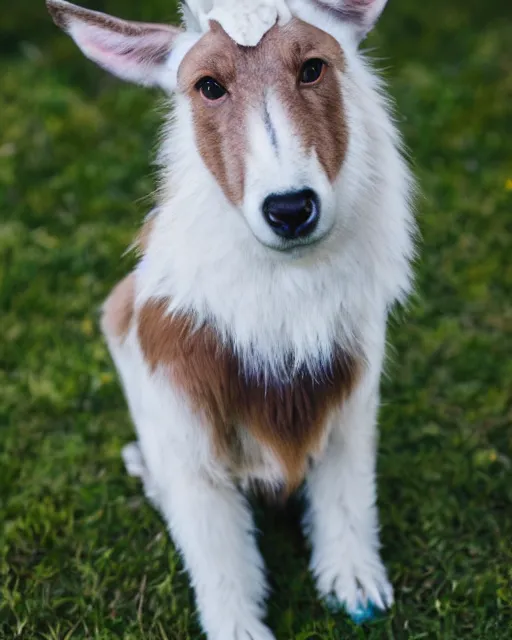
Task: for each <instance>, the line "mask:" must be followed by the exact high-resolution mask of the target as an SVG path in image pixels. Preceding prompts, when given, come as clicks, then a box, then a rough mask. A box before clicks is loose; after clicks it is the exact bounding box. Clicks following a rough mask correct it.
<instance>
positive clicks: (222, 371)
mask: <svg viewBox="0 0 512 640" xmlns="http://www.w3.org/2000/svg"><path fill="white" fill-rule="evenodd" d="M167 307H168V303H167V301H165V300H160V301H152V302H148V303H146V305H145V306H144V307H143V308H142V309H141V311H140V315H139V317H138V336H139V341H140V345H141V348H142V351H143V352H144V355H145V358H146V360H147V361H148V363H149V365H150V366H151V368H152V369H155V368H156V367H157V366H159V365H162V366H164V367H168V368H169V371H170V374H171V375H172V377H173V380H174V382H175V383H176V384H177V385H179V386H180V387H181V388H182V389H183V391H184V392H185V393H186V394H187V396H188V398H189V399H190V401H191V403H192V406H193V407H194V408H195V410H197V411H200V412H202V413H203V414H204V416H205V417H206V419H207V420H208V422H209V424H210V425H211V428H212V438H213V442H214V444H215V448H216V450H217V452H218V453H219V454H220V455H223V456H228V457H232V456H233V455H235V456H236V455H240V440H241V437H240V429H241V428H242V429H246V430H247V431H248V432H249V433H250V435H251V436H252V437H253V438H255V439H256V440H257V441H258V442H259V443H260V444H261V445H263V446H264V447H268V448H270V449H271V450H272V451H273V452H274V454H275V455H276V456H277V457H278V459H279V460H280V461H281V463H282V464H283V467H284V470H285V474H286V478H287V485H288V489H289V490H291V489H293V488H295V487H297V486H298V485H299V484H300V482H301V480H302V479H303V476H304V473H305V471H306V468H307V464H308V457H309V456H310V454H312V453H315V452H316V450H317V449H318V448H319V446H320V443H321V440H322V436H323V435H324V432H325V427H326V423H327V419H328V417H329V415H330V413H331V411H332V410H333V409H334V408H335V407H336V406H337V405H338V404H339V403H340V402H342V400H343V399H344V398H346V397H347V396H348V395H349V394H350V392H351V391H352V389H353V387H354V385H355V383H356V381H357V379H358V375H359V370H360V362H359V360H358V359H356V358H355V357H354V356H351V355H349V354H348V353H346V352H344V351H343V350H341V349H337V350H336V352H335V353H334V355H333V358H332V361H331V363H330V368H329V369H328V370H326V371H321V370H319V371H318V372H317V373H316V375H312V374H311V373H310V372H309V371H307V370H300V371H298V372H297V373H296V374H295V375H293V376H292V377H291V379H290V380H289V381H286V382H279V381H278V380H274V381H272V380H267V381H266V383H265V382H263V380H259V379H257V378H256V377H251V376H249V375H248V374H244V372H243V371H244V369H243V366H242V363H241V362H240V360H239V358H238V357H237V356H236V355H235V354H234V352H233V351H232V350H231V349H230V348H229V347H228V346H226V345H224V344H222V342H221V341H220V340H219V338H218V336H217V334H216V332H215V331H214V329H213V328H212V327H210V326H207V325H206V326H203V327H201V328H199V329H197V330H194V329H193V323H192V321H191V319H190V318H188V317H184V316H179V317H178V316H171V315H168V314H167V313H166V310H167Z"/></svg>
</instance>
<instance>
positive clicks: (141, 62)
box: [46, 0, 186, 91]
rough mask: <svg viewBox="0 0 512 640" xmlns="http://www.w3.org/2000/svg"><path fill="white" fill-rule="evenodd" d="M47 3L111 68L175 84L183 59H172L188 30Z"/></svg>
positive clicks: (54, 0)
mask: <svg viewBox="0 0 512 640" xmlns="http://www.w3.org/2000/svg"><path fill="white" fill-rule="evenodd" d="M46 5H47V7H48V10H49V12H50V14H51V16H52V18H53V20H54V22H55V24H57V25H58V26H59V27H61V29H63V30H64V31H65V32H66V33H68V34H69V35H70V36H71V37H72V38H73V40H74V41H75V42H76V44H77V45H78V46H79V47H80V49H81V50H82V51H83V53H84V54H85V55H86V56H87V57H88V58H90V59H91V60H93V61H94V62H96V63H97V64H99V65H100V66H101V67H103V68H104V69H107V71H110V72H111V73H113V74H114V75H116V76H119V77H120V78H122V79H123V80H129V81H131V82H135V83H137V84H142V85H145V86H160V87H162V88H164V89H167V90H169V91H172V90H173V89H174V88H175V86H176V75H177V67H178V64H179V62H181V60H180V61H179V62H178V64H177V61H176V60H171V53H172V51H173V48H174V45H175V44H176V40H177V39H178V37H179V36H180V35H182V34H183V33H184V32H183V31H182V30H181V29H180V28H178V27H173V26H167V25H160V24H150V23H144V22H129V21H127V20H120V19H119V18H114V17H112V16H109V15H106V14H104V13H99V12H97V11H89V10H88V9H83V8H82V7H77V6H75V5H73V4H70V3H69V2H64V0H47V2H46ZM178 48H179V49H180V51H181V52H182V53H183V54H184V53H186V51H185V52H184V51H183V46H180V47H178ZM181 57H183V56H181Z"/></svg>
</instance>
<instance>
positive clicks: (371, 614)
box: [325, 594, 382, 625]
mask: <svg viewBox="0 0 512 640" xmlns="http://www.w3.org/2000/svg"><path fill="white" fill-rule="evenodd" d="M325 603H326V605H327V608H328V609H329V611H331V612H332V613H339V612H341V611H345V612H346V613H347V615H348V616H349V617H350V619H351V620H352V622H354V624H358V625H359V624H364V623H365V622H371V621H372V620H375V618H377V617H378V616H379V615H380V614H381V613H382V610H381V609H380V608H379V607H377V606H376V605H375V604H374V603H373V602H372V601H371V600H369V601H368V603H367V604H366V606H363V605H360V606H358V607H357V608H356V609H354V610H353V611H349V610H348V609H347V608H346V606H345V605H344V604H343V603H342V602H340V601H339V600H338V598H337V597H336V596H335V595H334V594H331V595H330V596H327V598H326V599H325Z"/></svg>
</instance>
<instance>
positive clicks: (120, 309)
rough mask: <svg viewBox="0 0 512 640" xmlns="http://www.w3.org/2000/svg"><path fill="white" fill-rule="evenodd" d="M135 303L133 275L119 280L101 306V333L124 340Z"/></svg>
mask: <svg viewBox="0 0 512 640" xmlns="http://www.w3.org/2000/svg"><path fill="white" fill-rule="evenodd" d="M134 301H135V275H134V274H133V273H131V274H130V275H128V276H126V278H124V280H121V282H119V283H118V284H117V285H116V286H115V287H114V290H113V291H112V293H111V294H110V295H109V297H108V298H107V301H106V302H105V304H104V306H103V316H102V321H101V324H102V327H103V332H104V333H106V334H108V335H111V336H115V337H116V338H119V339H120V340H124V339H125V338H126V335H127V333H128V330H129V329H130V326H131V323H132V318H133V308H134Z"/></svg>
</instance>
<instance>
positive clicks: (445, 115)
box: [0, 0, 512, 640]
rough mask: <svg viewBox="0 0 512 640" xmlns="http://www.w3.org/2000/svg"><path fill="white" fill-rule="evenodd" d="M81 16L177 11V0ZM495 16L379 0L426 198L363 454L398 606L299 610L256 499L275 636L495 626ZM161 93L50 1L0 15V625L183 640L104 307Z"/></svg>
mask: <svg viewBox="0 0 512 640" xmlns="http://www.w3.org/2000/svg"><path fill="white" fill-rule="evenodd" d="M87 4H88V6H89V7H91V8H96V9H100V10H105V11H109V12H111V13H115V14H117V15H120V16H123V17H127V18H133V19H144V20H157V21H158V20H159V21H170V20H172V19H173V18H174V17H175V11H174V2H163V0H146V1H145V2H141V3H129V2H122V1H121V0H109V1H101V0H95V2H94V3H93V2H92V0H91V2H88V3H87ZM511 43H512V6H511V4H510V0H492V1H488V2H481V0H448V1H445V0H430V1H429V2H412V1H411V0H392V1H391V2H390V4H389V6H388V8H387V10H386V13H385V15H384V17H383V19H382V21H381V23H380V25H379V28H378V30H377V31H376V32H375V33H374V34H373V35H372V36H371V38H370V40H369V46H370V47H371V48H375V55H376V56H377V57H378V58H379V66H380V67H383V68H384V69H385V75H386V77H387V78H388V80H389V83H390V87H391V92H392V94H393V96H394V97H395V98H396V100H397V103H398V109H399V114H400V116H399V119H400V126H401V128H402V130H403V131H404V134H405V137H406V140H407V144H408V146H409V148H410V149H411V154H412V156H413V158H414V161H415V165H416V170H417V173H418V175H419V178H420V181H421V186H422V190H423V194H424V195H423V197H422V199H421V201H420V203H419V209H420V211H419V221H420V226H421V231H422V235H423V244H422V252H421V261H420V263H419V265H418V295H417V296H416V297H415V299H414V300H413V301H412V304H411V309H410V311H409V313H408V314H407V315H404V314H400V320H401V321H400V322H394V323H393V327H392V332H391V336H390V341H391V344H392V345H393V350H392V354H391V355H392V358H391V364H390V366H389V373H390V376H389V378H388V379H386V380H385V382H384V389H383V392H384V406H383V408H382V418H381V424H382V437H381V450H380V458H379V476H380V494H379V495H380V500H379V502H380V510H381V519H382V528H383V530H382V537H383V543H384V548H383V555H384V558H385V561H386V564H387V565H388V567H389V569H390V572H391V577H392V579H393V582H394V584H395V586H396V596H397V604H396V607H395V608H394V610H393V612H392V613H391V614H389V615H388V616H387V617H386V618H385V619H383V620H381V621H379V622H377V623H375V624H373V625H371V626H367V627H365V628H363V629H358V628H355V627H353V626H352V624H351V623H350V622H349V621H348V620H347V619H346V618H345V617H344V616H342V615H340V616H334V617H333V616H331V615H330V614H329V613H328V612H327V611H326V610H325V609H324V608H323V607H322V606H321V605H320V604H319V603H318V602H317V600H316V598H315V595H314V590H313V587H312V583H311V580H310V578H309V575H308V572H307V557H308V555H307V550H306V548H305V546H304V543H303V540H302V538H301V535H300V533H299V529H298V525H297V505H295V504H292V505H291V506H290V507H289V508H288V509H286V510H284V511H278V510H262V509H258V522H259V525H260V527H261V529H262V532H263V535H262V538H261V546H262V549H263V552H264V555H265V558H266V560H267V563H268V566H269V569H270V571H271V576H272V585H273V593H272V596H271V599H270V602H269V623H270V624H271V625H272V627H273V629H274V630H275V631H276V635H277V638H278V640H288V639H291V638H294V639H296V640H306V639H308V640H309V639H311V640H313V639H318V640H335V639H336V640H338V639H339V640H341V638H343V639H350V638H353V639H356V638H370V639H384V638H386V639H390V638H396V639H399V638H400V639H402V638H404V639H405V638H407V639H420V638H439V639H453V640H459V639H461V638H471V639H475V640H492V639H499V640H506V639H507V638H512V468H511V464H512V433H511V429H510V425H511V418H512V400H511V396H512V357H511V356H512V261H511V253H512V246H511V239H512V217H511V205H512V158H511V147H512V139H511V134H512V47H511ZM155 98H156V96H155V95H154V94H151V93H148V92H145V91H144V90H142V89H137V88H132V87H129V86H125V85H122V84H121V83H120V82H118V81H116V80H114V79H112V78H110V77H109V76H107V75H106V74H105V73H103V72H102V71H100V70H98V69H96V68H94V66H93V65H92V64H91V63H89V62H87V61H86V60H85V59H83V58H82V56H81V54H80V53H79V52H78V50H77V49H76V48H75V47H74V45H73V44H72V42H71V41H70V40H69V39H67V38H66V37H65V36H64V35H62V34H61V33H60V32H59V31H58V30H57V29H56V28H55V27H54V26H53V24H52V22H51V20H50V18H49V17H48V16H47V15H46V11H45V7H44V3H43V1H42V0H41V1H37V2H36V1H34V0H17V1H16V2H13V3H10V4H9V5H7V3H5V2H4V4H3V5H2V7H1V8H0V310H1V313H0V336H1V338H0V523H1V527H0V637H2V638H8V639H12V638H27V639H32V638H44V639H48V640H50V639H51V640H61V639H62V640H64V639H66V640H67V639H72V638H73V639H78V638H95V639H98V640H99V639H107V638H108V639H110V638H123V639H135V638H147V639H157V638H158V639H160V638H161V639H165V638H167V639H169V640H191V639H195V638H199V636H200V634H199V629H198V625H197V621H196V618H195V615H194V606H193V598H192V595H191V592H190V590H189V588H188V583H187V579H186V576H185V575H183V573H182V571H181V569H182V568H181V565H180V562H179V559H178V557H177V555H176V553H175V551H174V549H173V547H172V544H171V543H170V542H169V540H168V537H167V535H166V533H165V529H164V525H163V523H162V521H161V520H160V519H159V517H158V516H157V515H156V514H155V513H154V512H153V511H152V510H151V509H150V508H149V506H148V505H147V504H146V503H145V501H144V500H143V499H142V494H141V488H140V486H139V485H138V483H137V482H136V481H134V480H132V479H129V478H128V477H127V476H126V474H125V473H124V471H123V468H122V464H121V460H120V455H119V454H120V448H121V446H122V445H123V444H124V443H126V442H128V441H129V440H130V439H131V438H132V429H131V426H130V423H129V419H128V415H127V411H126V407H125V403H124V400H123V398H122V395H121V391H120V388H119V385H118V383H117V380H116V377H115V375H114V372H113V368H112V365H111V363H110V360H109V358H108V355H107V351H106V348H105V346H104V344H103V341H102V339H101V338H100V335H99V331H98V326H97V317H98V316H97V310H98V307H99V305H100V303H101V302H102V300H103V299H104V298H105V296H106V295H107V293H108V292H109V290H110V288H111V287H112V285H113V284H114V283H115V282H116V280H117V279H118V278H120V277H121V276H122V275H123V274H125V273H126V271H127V270H128V269H129V268H130V266H131V264H132V258H131V257H121V255H122V253H123V251H124V250H125V248H126V246H127V245H128V244H129V243H130V241H131V239H132V237H133V233H134V231H135V229H136V228H137V225H138V224H139V222H140V221H141V219H142V217H143V215H144V214H145V213H146V212H147V210H148V208H149V207H150V205H151V201H150V200H149V199H148V197H147V194H149V193H150V192H151V191H152V189H153V186H154V180H153V172H152V168H151V165H150V162H149V159H150V158H151V156H152V154H153V150H154V141H155V140H156V134H157V131H158V127H159V124H160V122H161V119H160V114H159V109H157V108H156V106H157V104H158V101H157V100H155Z"/></svg>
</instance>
